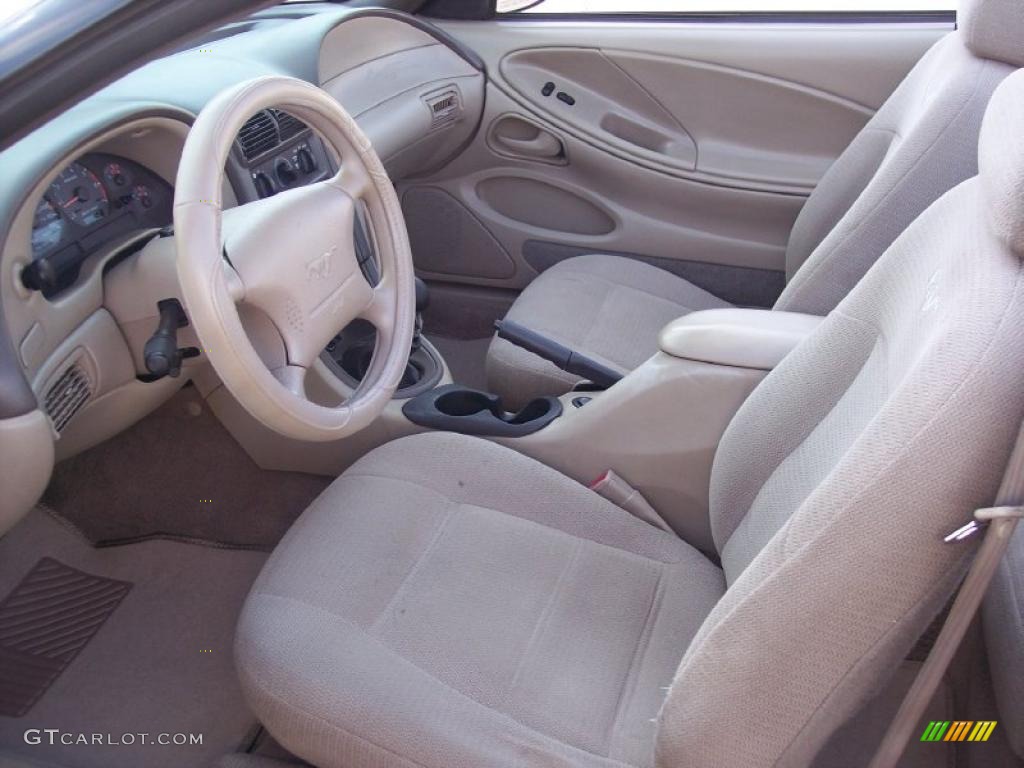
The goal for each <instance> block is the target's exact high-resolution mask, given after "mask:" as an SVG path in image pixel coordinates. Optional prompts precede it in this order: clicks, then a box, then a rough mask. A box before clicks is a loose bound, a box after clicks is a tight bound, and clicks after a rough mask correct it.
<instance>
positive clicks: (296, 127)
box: [270, 109, 306, 141]
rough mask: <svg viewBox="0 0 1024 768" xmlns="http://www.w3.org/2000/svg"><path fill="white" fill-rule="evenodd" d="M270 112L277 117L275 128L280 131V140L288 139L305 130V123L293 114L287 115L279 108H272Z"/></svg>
mask: <svg viewBox="0 0 1024 768" xmlns="http://www.w3.org/2000/svg"><path fill="white" fill-rule="evenodd" d="M270 112H271V113H272V114H273V115H274V117H275V118H276V119H277V129H278V131H280V133H281V141H288V139H290V138H293V137H295V136H298V135H299V134H300V133H302V132H303V131H304V130H306V124H305V123H304V122H302V121H301V120H299V118H297V117H295V116H294V115H289V114H288V113H287V112H285V111H283V110H280V109H272V110H270Z"/></svg>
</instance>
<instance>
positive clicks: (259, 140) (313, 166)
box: [228, 109, 335, 203]
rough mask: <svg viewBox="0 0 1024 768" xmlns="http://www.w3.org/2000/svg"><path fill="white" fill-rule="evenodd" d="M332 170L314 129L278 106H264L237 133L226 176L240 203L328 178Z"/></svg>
mask: <svg viewBox="0 0 1024 768" xmlns="http://www.w3.org/2000/svg"><path fill="white" fill-rule="evenodd" d="M334 171H335V168H334V163H333V160H332V159H331V157H330V155H329V154H328V152H327V148H326V147H325V146H324V143H323V142H322V141H321V140H320V137H319V136H317V135H316V134H315V133H313V131H312V130H311V129H310V128H309V127H308V126H307V125H306V124H305V123H303V122H302V121H301V120H299V119H298V118H297V117H295V116H294V115H290V114H289V113H287V112H285V111H284V110H281V109H263V110H260V111H259V112H257V113H256V114H255V115H253V116H252V117H251V118H249V119H248V120H247V121H246V123H245V125H243V126H242V129H241V130H240V131H239V132H238V138H237V139H236V140H235V151H234V152H233V153H232V156H231V159H230V161H229V162H228V176H229V178H230V179H231V184H232V186H233V187H234V190H235V194H236V195H237V196H238V202H239V203H248V202H251V201H253V200H259V199H262V198H265V197H272V196H273V195H276V194H277V193H278V192H281V191H283V190H286V189H292V188H293V187H303V186H305V185H307V184H313V183H315V182H317V181H321V180H323V179H326V178H329V177H330V176H331V175H332V174H333V173H334Z"/></svg>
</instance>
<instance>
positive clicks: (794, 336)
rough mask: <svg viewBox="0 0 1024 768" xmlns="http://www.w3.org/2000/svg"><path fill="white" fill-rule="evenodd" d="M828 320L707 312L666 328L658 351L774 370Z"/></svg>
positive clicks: (748, 312) (747, 311)
mask: <svg viewBox="0 0 1024 768" xmlns="http://www.w3.org/2000/svg"><path fill="white" fill-rule="evenodd" d="M824 319H825V318H823V317H819V316H817V315H804V314H800V313H798V312H777V311H775V310H769V309H706V310H703V311H701V312H693V313H691V314H689V315H686V316H685V317H681V318H679V319H678V320H673V321H672V322H671V323H669V324H668V325H666V326H665V327H664V328H663V329H662V331H661V334H660V335H659V336H658V346H659V347H660V348H661V351H662V352H664V353H665V354H667V355H671V356H672V357H681V358H685V359H688V360H700V361H702V362H705V363H712V364H715V365H731V366H736V367H739V368H755V369H758V370H762V371H770V370H771V369H772V368H774V367H775V366H776V365H778V363H779V362H780V361H781V360H782V358H784V357H785V356H786V355H787V354H788V353H789V352H790V351H791V350H792V349H793V348H794V347H795V346H796V345H797V344H799V343H800V342H801V341H803V340H804V339H805V338H806V337H807V336H808V335H810V333H811V331H813V330H814V329H815V328H817V327H818V325H819V324H820V323H821V321H822V320H824Z"/></svg>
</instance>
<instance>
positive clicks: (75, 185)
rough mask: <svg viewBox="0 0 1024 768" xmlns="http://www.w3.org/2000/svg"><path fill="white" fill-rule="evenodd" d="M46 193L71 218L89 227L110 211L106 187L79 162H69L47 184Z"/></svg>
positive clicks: (76, 222)
mask: <svg viewBox="0 0 1024 768" xmlns="http://www.w3.org/2000/svg"><path fill="white" fill-rule="evenodd" d="M49 197H50V199H51V200H53V202H54V204H55V205H56V206H57V207H59V208H61V209H63V211H64V213H66V214H67V217H68V218H69V219H71V221H73V222H75V224H78V225H80V226H83V227H89V226H92V225H93V224H96V223H97V222H99V221H102V220H103V219H105V218H106V217H107V214H108V213H109V212H110V203H109V201H108V200H107V190H106V189H105V188H104V187H103V183H102V182H101V181H100V180H99V179H98V178H97V177H96V174H95V173H93V172H92V171H90V170H89V169H88V168H86V167H85V166H84V165H81V164H80V163H72V164H71V165H69V166H68V167H67V168H65V169H64V170H63V171H61V174H60V176H58V177H57V180H56V181H55V182H53V184H51V185H50V190H49Z"/></svg>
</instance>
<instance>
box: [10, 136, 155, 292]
mask: <svg viewBox="0 0 1024 768" xmlns="http://www.w3.org/2000/svg"><path fill="white" fill-rule="evenodd" d="M173 201H174V190H173V189H172V188H171V185H170V184H168V183H167V182H166V181H164V180H163V179H161V178H160V177H159V176H157V175H156V174H155V173H153V172H152V171H150V170H149V169H147V168H144V167H143V166H141V165H139V164H138V163H136V162H134V161H132V160H127V159H125V158H121V157H117V156H116V155H108V154H101V153H90V154H87V155H83V156H82V157H81V158H79V159H78V160H76V161H75V162H73V163H71V164H70V165H68V166H67V167H66V168H64V169H63V170H62V171H61V172H60V173H59V174H58V176H57V178H56V179H54V180H53V182H52V183H51V184H50V186H49V187H48V188H47V190H46V192H44V193H43V197H42V199H41V200H40V201H39V203H38V204H37V205H36V210H35V215H34V218H33V222H32V260H33V263H32V265H31V266H30V267H29V268H28V269H27V270H26V273H25V275H24V277H23V281H24V282H26V285H28V286H29V287H31V288H38V289H39V290H42V291H43V293H44V295H46V296H51V295H54V294H56V293H59V292H60V291H62V290H64V289H65V288H67V287H69V286H70V285H72V284H73V283H74V281H75V280H76V279H77V276H78V272H79V269H80V268H81V265H82V262H84V261H85V260H86V259H87V258H88V257H89V256H91V255H93V254H94V253H96V252H97V251H99V250H100V249H102V248H103V247H104V246H106V245H108V244H109V243H110V242H112V241H113V240H115V239H118V238H120V237H122V236H123V235H126V234H128V233H130V232H132V231H134V230H139V229H149V228H159V227H164V226H167V225H168V224H170V223H171V220H172V212H171V210H172V205H173ZM29 283H32V284H31V285H29Z"/></svg>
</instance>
